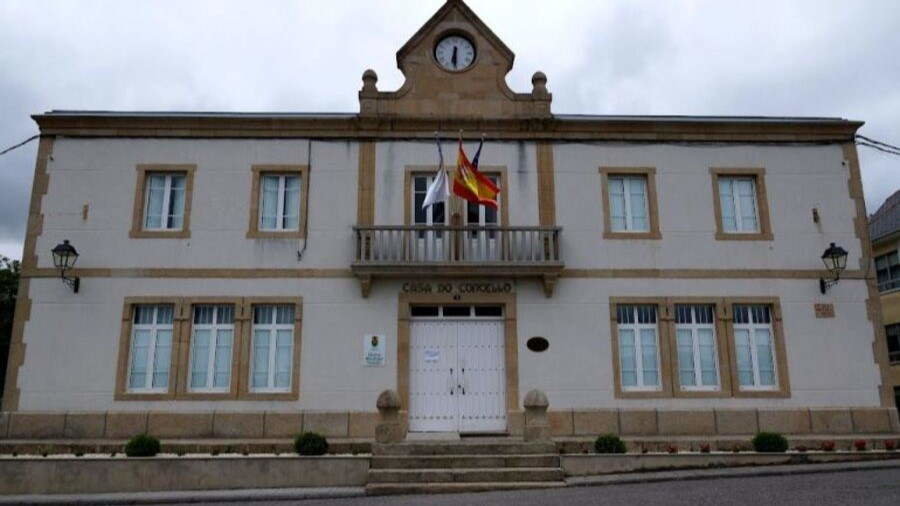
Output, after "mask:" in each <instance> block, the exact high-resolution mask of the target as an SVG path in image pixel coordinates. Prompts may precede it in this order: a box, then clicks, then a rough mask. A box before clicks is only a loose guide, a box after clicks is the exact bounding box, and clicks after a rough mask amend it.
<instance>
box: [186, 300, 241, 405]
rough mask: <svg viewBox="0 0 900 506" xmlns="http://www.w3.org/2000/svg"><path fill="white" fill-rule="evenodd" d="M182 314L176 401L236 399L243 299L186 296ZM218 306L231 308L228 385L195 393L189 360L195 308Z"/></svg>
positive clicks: (239, 368)
mask: <svg viewBox="0 0 900 506" xmlns="http://www.w3.org/2000/svg"><path fill="white" fill-rule="evenodd" d="M182 304H183V305H184V313H185V322H184V325H185V330H184V336H185V344H184V346H183V347H182V350H181V355H180V356H179V362H178V363H179V369H180V371H181V374H179V381H178V392H177V396H178V398H183V399H189V400H197V401H199V400H225V399H236V398H237V394H238V387H239V383H240V374H241V365H242V356H241V344H242V342H243V335H242V328H243V326H244V325H245V320H246V317H245V316H244V314H243V308H244V306H243V299H242V298H240V297H187V298H183V299H182ZM209 305H214V306H221V305H230V306H233V307H234V323H233V325H234V334H233V337H232V343H231V382H230V384H229V387H228V389H227V390H203V389H201V390H195V389H192V388H191V387H190V383H191V365H192V364H191V360H192V356H191V354H192V353H193V344H194V308H195V307H196V306H209Z"/></svg>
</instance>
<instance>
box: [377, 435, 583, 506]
mask: <svg viewBox="0 0 900 506" xmlns="http://www.w3.org/2000/svg"><path fill="white" fill-rule="evenodd" d="M564 478H565V476H564V474H563V470H562V468H561V467H560V458H559V452H558V451H557V449H556V445H555V444H553V443H526V442H524V441H522V440H521V439H519V440H516V439H508V438H503V439H491V440H484V439H475V440H462V441H405V442H402V443H397V444H388V445H380V444H376V445H374V446H373V447H372V461H371V467H370V468H369V482H368V485H367V486H366V492H367V493H368V494H370V495H389V494H440V493H454V492H483V491H487V490H511V489H529V488H554V487H563V486H565V481H564Z"/></svg>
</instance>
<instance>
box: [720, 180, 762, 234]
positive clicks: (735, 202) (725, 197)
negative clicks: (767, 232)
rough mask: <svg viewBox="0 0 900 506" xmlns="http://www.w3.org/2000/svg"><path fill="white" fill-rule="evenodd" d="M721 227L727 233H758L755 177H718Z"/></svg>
mask: <svg viewBox="0 0 900 506" xmlns="http://www.w3.org/2000/svg"><path fill="white" fill-rule="evenodd" d="M719 198H720V200H721V206H722V208H721V209H722V228H723V229H724V230H725V232H727V233H758V232H759V214H758V213H757V209H756V178H753V177H734V176H723V177H720V178H719Z"/></svg>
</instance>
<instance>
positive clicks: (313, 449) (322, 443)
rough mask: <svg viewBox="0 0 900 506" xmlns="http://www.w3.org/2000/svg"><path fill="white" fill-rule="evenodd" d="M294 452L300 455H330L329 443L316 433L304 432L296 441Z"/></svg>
mask: <svg viewBox="0 0 900 506" xmlns="http://www.w3.org/2000/svg"><path fill="white" fill-rule="evenodd" d="M294 450H296V451H297V453H299V454H300V455H325V454H326V453H328V441H327V440H326V439H325V437H324V436H322V435H320V434H316V433H315V432H304V433H303V434H300V435H299V436H297V439H295V440H294Z"/></svg>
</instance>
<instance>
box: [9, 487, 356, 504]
mask: <svg viewBox="0 0 900 506" xmlns="http://www.w3.org/2000/svg"><path fill="white" fill-rule="evenodd" d="M364 495H366V489H365V488H363V487H340V488H338V487H335V488H287V489H246V490H212V491H187V492H138V493H124V494H78V495H65V494H63V495H10V496H5V497H0V505H5V504H21V505H50V504H52V505H56V504H173V503H202V502H234V503H243V502H250V501H254V502H259V501H296V500H302V499H341V498H348V497H361V496H364Z"/></svg>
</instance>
